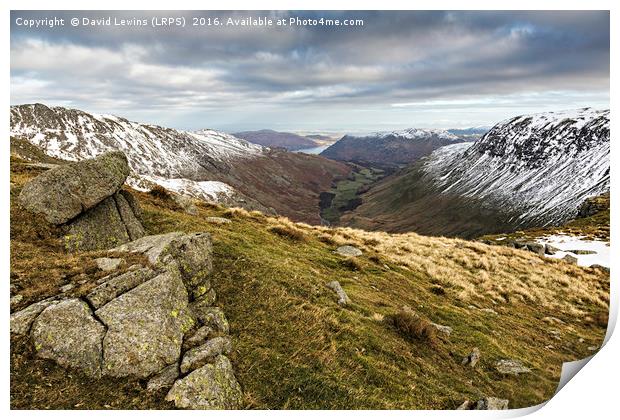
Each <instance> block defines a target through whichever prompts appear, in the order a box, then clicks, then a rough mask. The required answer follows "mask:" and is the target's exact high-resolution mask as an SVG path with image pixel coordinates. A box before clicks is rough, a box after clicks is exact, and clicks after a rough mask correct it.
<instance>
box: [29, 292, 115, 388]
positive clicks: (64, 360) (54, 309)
mask: <svg viewBox="0 0 620 420" xmlns="http://www.w3.org/2000/svg"><path fill="white" fill-rule="evenodd" d="M104 334H105V327H104V326H103V325H102V324H101V323H100V322H98V321H97V320H96V319H95V318H94V317H93V315H92V312H91V310H90V308H89V307H88V305H87V304H86V303H85V302H83V301H81V300H79V299H67V300H64V301H62V302H60V303H58V304H56V305H52V306H49V307H47V308H45V309H44V310H43V311H42V312H41V314H40V315H39V317H38V318H37V319H36V320H35V321H34V324H33V326H32V339H33V342H34V347H35V350H36V351H37V354H38V356H39V357H42V358H44V359H52V360H54V361H56V362H57V363H58V364H59V365H61V366H64V367H70V368H79V369H82V370H83V371H85V372H86V373H87V374H89V375H91V376H95V377H98V376H100V375H101V363H102V357H101V355H102V345H101V342H102V340H103V336H104Z"/></svg>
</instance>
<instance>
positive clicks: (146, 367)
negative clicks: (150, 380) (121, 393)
mask: <svg viewBox="0 0 620 420" xmlns="http://www.w3.org/2000/svg"><path fill="white" fill-rule="evenodd" d="M187 299H188V297H187V291H186V290H185V286H184V285H183V282H182V281H181V279H180V278H179V276H178V274H176V273H174V272H170V271H166V272H164V273H162V274H160V275H158V276H157V277H155V278H153V279H151V280H148V281H147V282H145V283H142V284H141V285H139V286H137V287H135V288H134V289H132V290H130V291H129V292H127V293H125V294H123V295H121V296H119V297H118V298H116V299H114V300H112V301H111V302H109V303H108V304H106V305H104V306H103V307H101V308H100V309H98V310H97V311H96V312H95V313H96V315H97V316H98V317H99V318H100V319H101V320H102V321H103V322H104V323H105V324H106V325H107V327H108V333H107V334H106V336H105V339H104V340H103V349H104V357H105V360H104V373H105V374H107V375H110V376H116V377H122V376H137V377H142V378H146V377H148V376H150V375H152V374H154V373H157V372H159V371H160V370H162V369H163V368H164V367H166V366H168V365H170V364H173V363H175V362H176V361H177V360H178V359H179V356H180V354H181V343H182V340H183V333H184V330H185V329H186V328H187V327H188V325H191V319H190V318H189V317H188V314H187Z"/></svg>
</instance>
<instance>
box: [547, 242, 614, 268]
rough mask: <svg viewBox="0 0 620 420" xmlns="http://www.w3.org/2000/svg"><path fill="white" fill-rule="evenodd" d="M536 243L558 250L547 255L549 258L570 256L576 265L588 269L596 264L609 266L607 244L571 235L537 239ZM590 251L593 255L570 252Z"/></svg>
mask: <svg viewBox="0 0 620 420" xmlns="http://www.w3.org/2000/svg"><path fill="white" fill-rule="evenodd" d="M536 242H538V243H541V244H545V245H551V246H553V247H555V248H558V249H559V250H560V251H558V252H556V253H555V254H553V255H549V257H551V258H564V256H566V255H572V256H573V257H575V258H577V265H580V266H582V267H590V266H591V265H594V264H598V265H602V266H603V267H609V266H610V257H609V248H610V247H609V242H605V241H597V240H588V239H584V237H582V236H571V235H550V236H544V237H542V238H537V239H536ZM579 250H580V251H592V252H594V253H593V254H578V253H574V252H571V251H579Z"/></svg>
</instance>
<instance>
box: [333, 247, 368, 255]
mask: <svg viewBox="0 0 620 420" xmlns="http://www.w3.org/2000/svg"><path fill="white" fill-rule="evenodd" d="M335 252H336V254H340V255H342V256H343V257H359V256H360V255H362V251H360V250H359V249H357V248H355V247H354V246H351V245H343V246H341V247H338V249H336V251H335Z"/></svg>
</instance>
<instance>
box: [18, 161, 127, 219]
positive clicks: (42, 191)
mask: <svg viewBox="0 0 620 420" xmlns="http://www.w3.org/2000/svg"><path fill="white" fill-rule="evenodd" d="M128 175H129V165H128V164H127V158H126V157H125V154H123V153H122V152H110V153H104V154H103V155H100V156H98V157H97V158H95V159H86V160H82V161H80V162H72V163H68V164H66V165H59V166H57V167H54V168H52V169H50V170H48V171H46V172H44V173H42V174H41V175H39V176H37V177H36V178H35V179H33V180H32V181H31V182H29V183H27V184H26V185H25V186H24V188H23V189H22V191H21V193H20V195H19V202H20V204H21V205H22V206H24V207H25V208H26V209H28V210H30V211H32V212H33V213H37V214H42V215H43V216H44V217H45V219H46V220H47V221H48V222H49V223H52V224H55V225H60V224H63V223H66V222H68V221H69V220H71V219H73V218H74V217H76V216H78V215H79V214H81V213H83V212H84V211H85V210H88V209H90V208H93V207H95V206H96V205H97V204H99V203H100V202H102V201H103V200H105V199H106V198H108V197H111V196H112V195H114V194H115V193H116V192H117V191H118V190H119V189H120V188H121V186H122V185H123V184H124V183H125V180H126V179H127V176H128Z"/></svg>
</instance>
